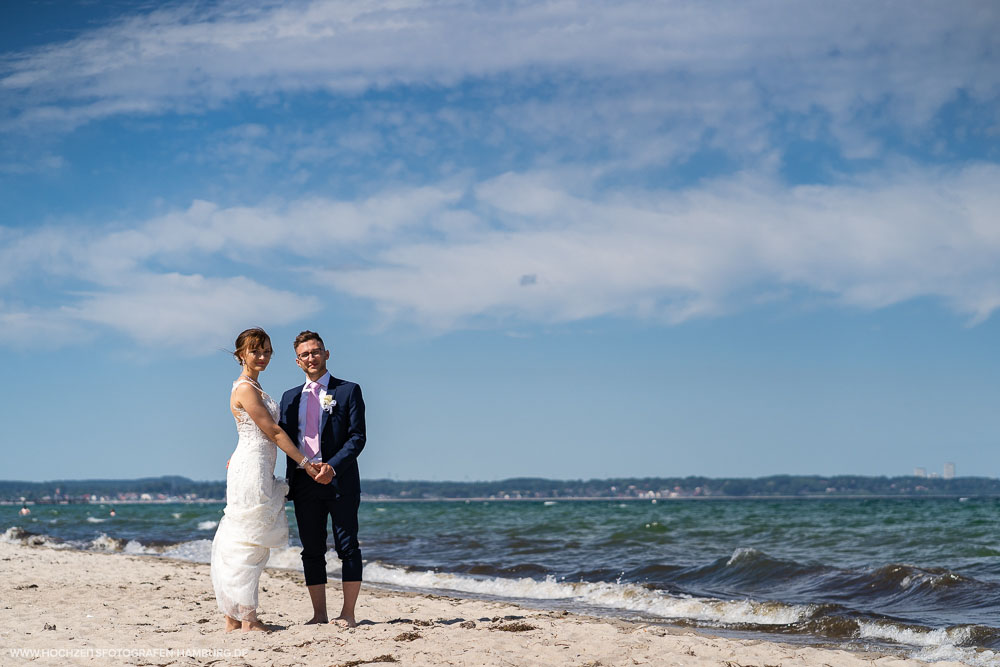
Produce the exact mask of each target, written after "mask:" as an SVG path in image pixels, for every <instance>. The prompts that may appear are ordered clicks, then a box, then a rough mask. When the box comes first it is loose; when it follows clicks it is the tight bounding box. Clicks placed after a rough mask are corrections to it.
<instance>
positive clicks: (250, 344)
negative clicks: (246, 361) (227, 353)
mask: <svg viewBox="0 0 1000 667" xmlns="http://www.w3.org/2000/svg"><path fill="white" fill-rule="evenodd" d="M265 346H267V347H272V345H271V337H270V336H268V335H267V332H266V331H264V330H263V329H261V328H260V327H254V328H252V329H247V330H246V331H244V332H242V333H241V334H240V335H239V336H237V337H236V351H235V352H233V356H234V357H236V361H238V362H239V364H240V366H242V365H243V355H244V354H246V353H247V351H248V350H255V349H259V348H262V347H265ZM272 349H273V348H272Z"/></svg>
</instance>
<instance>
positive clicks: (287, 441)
mask: <svg viewBox="0 0 1000 667" xmlns="http://www.w3.org/2000/svg"><path fill="white" fill-rule="evenodd" d="M233 398H234V399H235V400H234V401H233V402H234V403H235V404H236V405H237V407H241V408H243V409H244V410H246V413H247V414H248V415H250V419H253V423H254V424H256V425H257V428H259V429H260V430H261V431H263V433H264V435H266V436H267V438H268V440H270V441H271V442H273V443H274V444H276V445H277V446H278V449H280V450H281V451H283V452H284V453H285V454H287V455H288V456H289V457H290V458H291V459H292V460H293V461H298V462H300V463H301V462H302V460H303V459H305V458H306V457H305V455H304V454H303V453H302V452H300V451H299V448H298V447H296V446H295V443H294V442H292V439H291V438H289V437H288V434H287V433H285V429H283V428H281V427H280V426H278V423H277V422H276V421H274V420H273V419H271V413H270V412H268V411H267V406H266V405H264V399H262V398H261V396H260V393H259V392H257V391H256V390H255V389H253V388H251V386H250V385H249V384H246V383H244V384H241V385H240V386H238V387H237V388H236V391H235V392H233ZM305 470H306V472H307V473H309V476H310V477H315V476H316V474H317V473H318V472H319V470H320V468H319V466H317V465H316V464H313V463H310V464H308V465H306V466H305Z"/></svg>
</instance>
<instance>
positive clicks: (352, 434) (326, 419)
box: [279, 331, 365, 627]
mask: <svg viewBox="0 0 1000 667" xmlns="http://www.w3.org/2000/svg"><path fill="white" fill-rule="evenodd" d="M329 359H330V352H329V350H327V349H326V347H325V346H324V345H323V339H322V338H320V337H319V334H317V333H315V332H313V331H303V332H302V333H300V334H299V335H298V336H296V338H295V363H297V364H298V366H299V368H301V369H302V370H303V371H305V374H306V383H305V384H303V385H300V386H298V387H295V388H293V389H289V390H288V391H286V392H285V394H284V395H283V396H282V397H281V417H280V420H279V423H280V425H281V428H283V429H284V430H285V433H287V434H288V437H290V438H291V439H292V441H293V442H295V443H297V444H298V446H299V451H300V452H301V453H302V454H303V456H304V457H308V458H309V460H310V461H312V462H314V463H323V464H326V465H323V466H322V468H323V470H322V472H321V473H320V474H319V475H317V476H316V478H315V480H314V479H313V478H311V477H310V476H309V475H308V474H307V473H306V471H305V470H304V469H303V468H301V467H300V466H299V462H297V461H293V460H292V459H291V458H288V469H287V477H288V498H289V499H290V500H291V501H292V504H293V505H294V506H295V520H296V522H297V523H298V526H299V539H300V540H302V569H303V570H304V572H305V577H306V588H308V589H309V598H310V600H311V601H312V606H313V617H312V619H311V620H310V621H309V623H326V622H327V621H328V617H327V613H326V535H327V531H326V528H327V520H328V519H332V523H333V544H334V547H335V548H336V550H337V556H339V557H340V561H341V566H342V576H341V579H342V580H343V589H344V606H343V608H342V609H341V612H340V616H338V617H337V618H335V619H334V621H335V622H336V623H338V624H340V625H343V626H346V627H354V626H355V625H356V621H355V619H354V607H355V604H356V603H357V601H358V593H359V592H360V591H361V569H362V566H361V549H360V548H359V546H358V506H359V505H360V503H361V480H360V478H359V477H358V454H360V453H361V450H362V449H364V447H365V403H364V400H363V399H362V398H361V387H359V386H358V385H356V384H355V383H353V382H347V381H346V380H338V379H337V378H335V377H333V376H331V375H330V373H329V372H328V371H327V370H326V362H327V361H328V360H329Z"/></svg>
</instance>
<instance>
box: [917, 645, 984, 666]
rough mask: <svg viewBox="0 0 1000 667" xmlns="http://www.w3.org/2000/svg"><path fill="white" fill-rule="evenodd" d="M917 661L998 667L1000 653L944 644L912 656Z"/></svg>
mask: <svg viewBox="0 0 1000 667" xmlns="http://www.w3.org/2000/svg"><path fill="white" fill-rule="evenodd" d="M912 657H914V658H916V659H917V660H923V661H924V662H944V661H949V662H961V663H964V664H966V665H973V667H997V665H1000V653H997V652H996V651H991V650H989V649H985V650H976V649H974V648H969V647H967V646H954V645H952V644H945V645H942V646H933V647H927V648H924V649H921V650H920V651H917V652H916V653H914V654H913V656H912Z"/></svg>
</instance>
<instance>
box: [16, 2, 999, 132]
mask: <svg viewBox="0 0 1000 667" xmlns="http://www.w3.org/2000/svg"><path fill="white" fill-rule="evenodd" d="M196 10H197V12H198V13H197V14H196ZM998 25H1000V20H998V16H997V10H996V8H995V7H993V6H992V5H990V4H989V3H960V4H957V5H956V4H951V5H948V6H943V5H941V4H940V3H937V2H931V1H924V2H919V1H915V2H908V3H906V4H905V6H900V5H898V4H893V3H883V4H878V5H872V4H871V3H865V2H847V3H843V2H842V3H835V4H815V3H813V4H809V3H805V4H804V3H795V2H787V3H773V2H764V1H761V2H728V3H712V4H691V3H680V2H675V3H648V2H640V1H638V0H635V1H632V2H615V3H600V2H562V1H555V0H553V1H550V2H538V3H528V4H518V5H513V6H512V5H508V4H503V3H492V4H491V3H486V4H477V5H465V4H461V3H459V4H455V3H442V2H433V1H426V2H397V1H395V0H382V1H372V2H365V3H345V2H297V3H291V4H288V3H281V4H270V3H258V4H257V5H252V4H248V3H245V2H224V3H221V4H219V5H217V6H214V7H212V6H205V5H201V4H199V5H197V6H195V5H191V6H184V5H181V6H171V7H170V8H166V9H161V10H157V11H153V12H151V13H148V14H143V15H137V16H132V17H126V18H123V19H121V20H119V21H117V22H114V23H111V24H109V25H106V26H104V27H101V28H97V29H94V30H91V31H88V32H85V33H83V34H81V35H80V36H79V37H77V38H75V39H73V40H70V41H67V42H64V43H57V44H52V45H47V46H43V47H40V48H37V49H34V50H30V51H26V52H22V53H16V54H8V55H7V57H6V59H5V60H4V62H3V65H2V69H0V88H2V89H3V90H5V98H6V99H7V102H6V103H5V104H4V106H6V107H7V108H8V109H9V110H10V113H11V114H13V115H14V116H20V118H21V120H22V121H24V122H42V121H50V122H57V123H59V124H69V125H72V124H74V123H81V122H87V121H89V120H91V119H94V118H100V117H104V116H108V115H117V114H123V113H125V114H136V113H140V114H141V113H160V112H163V111H172V110H180V111H190V110H198V109H206V108H211V107H214V106H217V105H218V104H220V103H223V102H225V101H227V100H230V99H233V98H234V97H236V96H238V95H243V94H249V95H258V96H266V95H270V94H272V93H274V92H288V93H298V92H301V91H316V90H329V91H334V92H339V93H348V94H353V93H355V92H358V91H364V90H370V89H383V88H385V87H388V86H392V85H396V84H418V85H421V86H431V87H441V86H444V87H451V86H454V85H455V84H456V83H458V82H461V81H465V80H479V79H483V78H490V77H494V76H498V75H501V76H504V77H510V75H515V79H514V80H515V81H519V82H521V83H522V84H524V85H533V84H540V85H543V86H544V87H546V88H551V87H552V82H553V81H555V82H556V83H557V84H558V85H556V86H555V88H556V89H563V92H560V93H557V96H556V97H557V100H556V102H557V103H558V102H559V99H558V98H563V99H565V98H566V96H567V94H566V91H567V90H572V89H573V88H574V87H575V84H574V83H573V82H574V81H577V82H581V84H580V85H581V88H582V90H586V89H587V88H588V87H589V86H588V85H587V83H586V82H587V81H596V82H602V85H607V82H612V81H613V82H615V84H614V85H616V86H617V87H618V91H617V92H618V93H621V94H623V95H622V97H623V99H625V100H626V101H628V100H629V99H630V98H633V100H636V101H638V104H639V105H640V106H639V107H633V108H632V109H631V110H629V109H626V110H625V113H626V115H628V114H631V113H636V114H638V115H639V116H644V115H646V114H647V112H648V107H646V106H645V105H647V104H652V105H653V106H654V107H659V108H660V109H661V112H662V113H663V114H664V115H665V117H668V118H671V119H674V120H678V119H681V120H682V119H684V118H689V119H695V120H696V119H697V118H698V117H699V116H700V115H708V116H709V117H719V116H720V115H725V111H724V110H725V109H733V108H734V107H735V108H738V109H741V110H742V113H743V115H746V116H748V122H750V123H751V124H752V125H757V124H758V123H759V120H758V119H757V118H755V117H756V116H758V115H765V116H769V115H771V114H773V113H780V112H785V111H792V112H800V113H808V112H811V111H814V110H816V109H821V110H823V111H825V112H826V113H828V114H830V115H831V117H832V118H833V119H834V127H835V128H841V129H843V131H844V132H845V136H846V135H847V134H849V132H848V131H847V130H846V129H845V128H846V127H847V126H849V125H850V124H851V122H852V120H853V119H854V117H855V116H856V115H857V114H859V113H864V112H865V111H866V110H871V109H875V110H877V112H878V115H879V117H881V118H884V123H886V124H902V126H903V127H904V128H914V127H917V126H920V125H922V124H924V123H926V122H927V121H928V119H929V118H931V116H933V114H934V113H936V112H937V110H939V109H940V108H941V106H942V104H944V103H946V102H947V101H948V100H950V99H952V98H953V97H954V96H955V95H956V94H958V93H959V92H963V93H965V94H967V95H969V96H970V97H972V98H974V99H977V100H980V101H984V100H985V101H989V100H992V99H995V98H996V96H997V95H998V92H1000V69H998V68H996V67H992V66H990V65H991V55H990V54H993V53H996V51H997V48H998V47H1000V36H998V35H1000V31H998V30H997V27H998ZM550 77H551V78H550ZM566 82H569V85H563V84H565V83H566ZM635 91H642V92H643V93H645V95H644V98H642V97H636V96H635V95H633V94H632V93H634V92H635ZM569 97H574V95H572V94H570V95H569ZM579 97H580V98H581V99H586V98H587V96H586V95H580V96H579ZM642 99H645V100H646V101H645V102H643V101H642ZM544 106H545V105H540V106H539V107H538V108H537V109H536V112H535V113H534V114H532V116H533V117H532V118H528V119H526V122H529V123H533V124H535V126H536V127H542V126H545V125H549V126H552V124H553V120H555V122H556V123H558V119H554V116H553V115H552V113H550V112H548V111H547V110H545V108H544ZM671 107H673V110H671ZM580 111H582V112H583V113H593V112H591V111H588V110H586V109H583V108H581V109H580ZM596 113H597V114H598V115H600V114H601V113H602V112H600V111H599V110H598V111H596Z"/></svg>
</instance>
